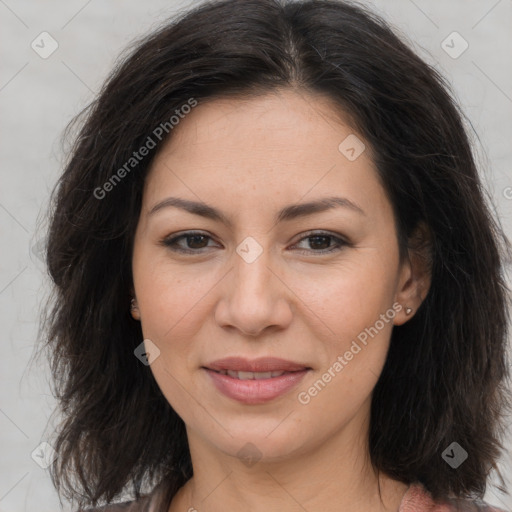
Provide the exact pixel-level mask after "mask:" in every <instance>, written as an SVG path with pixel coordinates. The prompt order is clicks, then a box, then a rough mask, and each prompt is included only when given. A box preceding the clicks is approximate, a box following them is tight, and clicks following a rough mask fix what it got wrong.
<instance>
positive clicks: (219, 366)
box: [205, 357, 309, 372]
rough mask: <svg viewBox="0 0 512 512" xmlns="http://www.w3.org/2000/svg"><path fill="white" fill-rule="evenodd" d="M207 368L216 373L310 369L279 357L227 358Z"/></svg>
mask: <svg viewBox="0 0 512 512" xmlns="http://www.w3.org/2000/svg"><path fill="white" fill-rule="evenodd" d="M205 368H208V369H210V370H215V371H221V370H231V371H238V372H275V371H285V372H296V371H300V370H306V369H309V367H308V366H306V365H303V364H301V363H295V362H293V361H287V360H286V359H279V358H277V357H260V358H258V359H245V358H243V357H225V358H223V359H218V360H216V361H213V362H211V363H208V364H207V365H205Z"/></svg>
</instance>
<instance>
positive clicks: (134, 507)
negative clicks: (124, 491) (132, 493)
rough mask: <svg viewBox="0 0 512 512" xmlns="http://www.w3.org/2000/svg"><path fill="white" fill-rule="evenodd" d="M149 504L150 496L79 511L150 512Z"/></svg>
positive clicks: (78, 511) (79, 511)
mask: <svg viewBox="0 0 512 512" xmlns="http://www.w3.org/2000/svg"><path fill="white" fill-rule="evenodd" d="M149 504H150V501H149V498H148V497H143V498H141V499H140V500H136V501H133V500H132V501H123V502H121V503H115V504H112V505H104V506H102V507H95V508H86V509H81V510H77V512H149Z"/></svg>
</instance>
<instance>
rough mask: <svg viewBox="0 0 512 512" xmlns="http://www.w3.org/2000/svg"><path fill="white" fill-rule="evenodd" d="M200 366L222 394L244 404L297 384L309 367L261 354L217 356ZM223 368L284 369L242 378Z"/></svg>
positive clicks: (263, 399) (270, 397) (269, 397)
mask: <svg viewBox="0 0 512 512" xmlns="http://www.w3.org/2000/svg"><path fill="white" fill-rule="evenodd" d="M203 370H205V372H206V373H207V374H208V376H209V377H210V379H211V381H212V382H213V384H214V386H215V387H216V388H217V390H218V391H220V392H221V393H222V394H223V395H225V396H227V397H228V398H231V399H233V400H236V401H238V402H241V403H243V404H247V405H256V404H263V403H266V402H269V401H271V400H274V399H276V398H278V397H279V396H282V395H284V394H285V393H287V392H289V391H290V390H291V389H293V388H294V387H296V386H297V385H298V384H299V382H300V381H301V380H302V379H303V378H304V376H305V375H306V374H307V373H308V372H309V370H311V368H309V367H307V366H305V365H303V364H300V363H295V362H292V361H287V360H285V359H278V358H274V357H263V358H260V359H253V360H248V359H244V358H241V357H227V358H224V359H219V360H217V361H214V362H212V363H209V364H208V365H207V366H204V367H203ZM222 370H231V371H240V372H272V371H283V372H285V373H284V374H283V375H280V376H277V377H270V378H265V379H254V380H251V379H248V380H241V379H237V378H235V377H231V376H230V375H224V374H222V373H219V372H220V371H222Z"/></svg>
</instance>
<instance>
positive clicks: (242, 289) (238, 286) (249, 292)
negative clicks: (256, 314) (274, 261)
mask: <svg viewBox="0 0 512 512" xmlns="http://www.w3.org/2000/svg"><path fill="white" fill-rule="evenodd" d="M250 244H251V242H249V243H248V244H246V243H244V242H243V243H242V244H240V246H239V247H238V248H237V254H236V255H235V257H234V272H233V283H232V286H233V288H232V293H233V295H234V298H236V300H237V303H238V304H239V305H241V306H243V305H244V304H245V303H248V305H249V304H250V306H251V309H252V310H253V311H256V310H258V311H262V310H263V309H264V308H265V307H268V303H269V302H270V301H271V299H272V297H271V295H272V291H273V290H272V288H273V286H272V283H271V282H270V281H271V277H272V272H271V271H270V269H269V267H271V257H270V256H271V255H270V251H269V250H268V249H263V247H262V248H261V249H260V250H259V251H258V249H257V248H256V247H254V246H252V247H251V245H250ZM247 249H249V250H248V251H247ZM244 251H247V252H245V253H244ZM257 252H259V254H257Z"/></svg>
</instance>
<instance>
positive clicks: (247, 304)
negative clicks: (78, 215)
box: [132, 90, 429, 512]
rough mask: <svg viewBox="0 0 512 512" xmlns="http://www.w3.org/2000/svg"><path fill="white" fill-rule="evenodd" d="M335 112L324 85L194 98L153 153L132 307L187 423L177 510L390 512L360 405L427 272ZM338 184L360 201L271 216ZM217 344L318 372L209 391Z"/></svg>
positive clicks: (391, 503) (396, 493)
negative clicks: (186, 470)
mask: <svg viewBox="0 0 512 512" xmlns="http://www.w3.org/2000/svg"><path fill="white" fill-rule="evenodd" d="M334 112H336V107H335V105H334V104H333V103H332V102H331V101H330V100H329V99H328V98H325V97H323V96H320V95H312V94H310V93H304V92H297V91H292V90H280V91H278V92H273V93H270V94H266V95H264V96H260V97H254V98H251V99H236V100H235V99H232V98H231V99H229V100H228V99H214V100H211V101H209V102H206V103H203V102H201V103H200V104H199V105H198V106H197V107H195V108H194V109H193V110H192V112H191V113H190V114H188V115H187V116H186V117H185V118H184V119H183V120H181V122H180V124H179V125H178V126H177V127H176V128H175V129H174V131H173V133H172V138H171V139H169V140H168V141H167V142H166V144H165V145H164V146H163V148H162V150H161V151H160V152H159V154H158V155H157V157H156V159H155V160H154V162H153V164H152V167H151V169H150V172H149V174H148V177H147V180H146V184H145V189H144V195H143V205H142V209H141V214H140V219H139V223H138V226H137V230H136V234H135V240H134V253H133V277H134V281H133V285H134V288H133V291H134V295H135V297H136V305H137V307H136V309H135V310H134V311H133V313H132V314H133V316H134V318H136V319H138V320H140V321H141V323H142V330H143V334H144V338H145V339H150V340H151V341H152V343H154V344H155V345H156V346H157V347H158V348H159V350H160V355H159V356H158V357H157V358H156V359H155V360H154V361H153V362H152V363H151V365H150V368H151V371H152V372H153V375H154V377H155V379H156V381H157V382H158V385H159V386H160V389H161V390H162V392H163V394H164V395H165V397H166V398H167V400H168V401H169V403H170V404H171V406H172V407H173V408H174V409H175V410H176V412H177V413H178V414H179V415H180V417H181V418H182V419H183V420H184V422H185V424H186V427H187V434H188V439H189V446H190V451H191V456H192V462H193V467H194V476H193V478H192V479H191V480H189V482H187V484H186V485H185V486H184V487H183V488H182V489H181V490H180V491H179V493H178V494H177V495H176V497H175V498H174V500H173V502H172V504H171V507H170V509H169V510H170V511H171V512H175V511H187V510H190V509H191V508H193V509H195V510H197V511H199V512H203V511H204V512H216V511H220V510H248V511H253V512H259V511H265V512H268V511H274V510H275V511H277V510H279V511H280V512H287V511H303V510H308V511H313V510H323V511H325V512H329V511H339V510H343V511H345V512H358V511H366V512H367V511H369V510H371V511H378V510H379V511H381V510H385V511H396V510H398V507H399V504H400V502H401V499H402V497H403V495H404V493H405V491H406V489H407V485H405V484H403V483H401V482H397V481H394V480H392V479H391V478H389V477H388V476H387V475H384V474H382V473H381V474H380V481H379V479H378V477H377V475H376V472H375V471H374V469H373V468H372V466H371V464H370V461H369V453H368V427H369V414H370V403H371V396H372V390H373V388H374V386H375V384H376V382H377V380H378V377H379V375H380V373H381V371H382V367H383V365H384V362H385V359H386V355H387V350H388V347H389V340H390V336H391V331H392V329H393V326H394V325H401V324H403V323H404V322H406V321H408V320H409V319H410V318H412V316H414V312H415V311H416V310H417V309H418V307H419V305H420V304H421V302H422V300H424V298H425V296H426V294H427V292H428V287H429V278H428V274H427V271H426V269H425V268H423V266H422V265H421V260H420V259H419V258H416V257H415V255H414V254H410V257H409V258H407V259H406V260H405V261H404V262H403V264H400V262H399V253H398V242H397V234H396V231H395V222H394V217H393V212H392V207H391V204H390V202H389V200H388V198H387V196H386V193H385V191H384V189H383V188H382V186H381V184H380V182H379V179H378V177H377V174H376V171H375V168H374V165H373V162H372V160H371V157H370V151H369V150H368V149H367V150H365V151H364V152H363V153H362V154H361V155H360V156H359V157H358V158H357V159H356V160H354V161H349V160H348V159H347V158H346V157H345V155H344V154H342V153H341V152H340V151H339V150H338V146H339V145H340V143H341V142H342V141H343V140H344V139H345V138H346V137H347V136H348V135H350V134H354V133H355V132H354V130H353V129H352V128H351V127H350V126H349V125H348V123H347V122H346V120H345V119H344V118H343V116H341V115H336V114H335V113H334ZM359 138H360V139H362V137H360V136H359ZM169 196H173V197H179V198H183V199H189V200H193V201H201V202H204V203H207V204H208V205H210V206H213V207H214V208H216V209H219V210H220V211H221V212H222V213H223V214H224V215H225V216H226V217H227V218H228V219H229V220H230V221H231V226H228V225H224V224H223V223H222V222H220V221H217V220H212V219H207V218H204V217H201V216H199V215H196V214H193V213H190V212H186V211H184V210H182V209H179V208H176V207H164V208H161V209H159V210H158V211H156V212H154V213H152V214H150V213H149V212H150V211H151V209H152V208H153V207H154V205H156V204H157V203H159V202H160V201H162V200H164V199H166V198H167V197H169ZM330 196H340V197H343V198H347V199H349V200H350V201H352V202H353V203H356V204H357V205H358V206H359V207H360V208H361V209H362V210H363V211H364V214H360V213H358V212H356V211H353V210H351V209H349V208H344V207H337V208H333V209H330V210H327V211H323V212H317V213H313V214H310V215H307V216H305V217H301V218H296V219H294V220H288V221H282V222H279V223H275V222H274V216H275V215H276V212H278V211H279V210H280V209H281V208H283V207H284V206H286V205H289V204H296V203H304V202H308V201H311V200H315V199H320V198H324V197H330ZM190 230H197V231H200V232H201V234H204V235H207V236H208V237H210V238H206V239H200V240H199V242H198V241H197V240H196V241H194V240H190V239H189V240H188V242H189V243H188V245H187V239H186V238H185V239H181V241H180V242H179V246H181V247H183V248H188V249H189V250H192V251H193V250H195V251H197V254H181V253H179V252H173V251H172V249H171V248H170V247H166V246H164V245H162V244H161V241H162V240H164V239H165V238H169V237H170V235H173V234H183V232H186V231H190ZM312 230H314V231H316V232H325V231H327V232H328V233H327V236H328V235H329V234H330V235H332V236H338V237H339V238H341V239H342V240H345V241H347V242H349V243H348V244H346V245H342V246H341V247H340V248H339V250H334V251H332V252H330V253H323V254H322V253H321V251H322V249H325V248H333V247H334V248H335V247H336V240H335V239H332V238H331V239H329V238H327V239H321V240H320V245H318V242H317V245H315V244H314V242H315V240H312V239H311V238H306V236H311V233H308V232H309V231H312ZM316 234H317V235H318V233H316ZM249 236H250V237H253V238H254V239H255V240H256V241H257V242H258V243H259V245H260V246H261V249H262V251H263V252H262V253H261V255H260V256H259V257H258V258H257V259H256V260H255V261H253V262H252V263H247V262H246V261H245V260H244V259H243V258H242V257H240V256H239V254H238V253H237V252H236V248H237V246H238V245H239V244H240V243H241V242H242V241H243V240H244V239H245V238H246V237H249ZM324 236H325V234H324ZM194 243H195V244H196V245H194ZM322 244H323V245H322ZM315 251H316V252H315ZM396 303H398V304H399V305H400V306H399V307H400V311H399V312H397V313H396V315H395V316H394V318H393V319H392V320H389V321H388V322H387V323H385V325H384V327H383V328H382V329H380V330H379V332H378V334H377V335H375V336H374V337H373V338H369V341H368V343H367V345H366V346H362V350H361V351H360V352H359V353H357V354H356V355H355V356H354V357H353V359H352V360H350V361H348V362H347V365H346V366H344V368H343V370H342V371H340V372H338V373H336V376H335V377H333V378H332V379H331V381H330V382H329V383H328V384H327V385H326V386H325V387H324V388H323V389H322V390H321V392H319V393H318V394H317V395H316V396H314V397H312V398H311V400H310V401H309V403H307V404H306V405H304V404H302V403H300V402H299V400H298V398H297V396H298V393H299V392H301V391H304V390H306V391H307V390H308V388H310V387H311V386H312V385H313V383H315V382H316V381H318V379H320V378H321V377H322V375H323V374H324V373H325V372H326V371H327V370H328V369H329V368H330V367H331V368H332V366H333V363H334V362H335V361H336V360H337V358H338V356H340V355H343V354H344V353H345V352H346V351H347V350H349V349H350V346H351V343H352V341H353V340H356V339H357V336H358V334H360V333H361V332H362V331H364V330H365V328H368V327H370V326H374V325H375V323H376V321H377V320H378V319H379V317H380V315H381V314H384V313H385V312H386V311H387V310H390V309H391V310H392V309H393V304H396ZM395 307H396V306H395ZM406 307H409V308H412V310H413V313H412V314H409V315H407V314H406V313H405V308H406ZM226 356H243V357H246V358H249V359H252V358H256V357H261V356H274V357H281V358H284V359H288V360H292V361H295V362H300V363H302V364H305V365H306V366H308V367H311V368H312V369H311V370H310V372H309V373H308V374H307V375H306V376H305V378H304V380H303V381H302V382H301V383H300V384H299V386H298V387H297V388H294V389H293V390H291V391H289V392H288V393H286V394H285V395H284V396H280V397H278V398H277V399H274V400H272V401H270V402H267V403H265V404H258V405H246V404H241V403H239V402H237V401H234V400H232V399H230V398H228V397H226V396H224V395H223V394H221V393H220V392H219V391H217V389H216V388H215V387H214V386H213V385H212V383H211V381H210V378H209V375H207V374H206V373H205V371H204V370H203V369H201V367H202V366H204V365H206V364H207V363H208V362H211V361H214V360H216V359H219V358H222V357H226ZM248 442H250V443H252V445H254V446H255V447H256V448H257V457H259V460H258V461H257V462H256V463H255V464H254V465H251V466H249V465H247V464H246V463H244V461H243V460H242V459H241V457H240V455H237V454H238V452H239V451H240V450H241V448H242V447H244V446H246V443H248ZM246 450H247V448H246ZM379 484H380V490H381V496H382V501H381V500H380V497H379V492H378V485H379Z"/></svg>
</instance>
